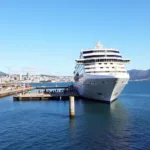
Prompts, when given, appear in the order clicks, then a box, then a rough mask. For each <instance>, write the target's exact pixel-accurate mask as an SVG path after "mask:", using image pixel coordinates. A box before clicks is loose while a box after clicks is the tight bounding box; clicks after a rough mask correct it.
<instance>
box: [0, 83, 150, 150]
mask: <svg viewBox="0 0 150 150" xmlns="http://www.w3.org/2000/svg"><path fill="white" fill-rule="evenodd" d="M40 85H41V86H42V85H43V86H46V85H47V84H40ZM48 85H51V84H48ZM52 85H54V83H53V84H52ZM63 85H65V83H64V84H63ZM33 86H37V85H35V84H34V85H33ZM38 86H39V85H38ZM75 111H76V116H75V118H73V119H70V118H69V102H68V101H36V102H35V101H34V102H33V101H28V102H14V101H13V97H12V96H9V97H5V98H1V99H0V150H3V149H5V150H17V149H18V150H26V149H27V150H28V149H29V150H67V149H68V150H80V149H81V150H84V149H86V150H88V149H89V150H100V149H101V150H103V149H104V150H149V149H150V82H148V81H141V82H130V83H129V84H128V85H127V87H126V88H125V90H124V91H123V93H122V94H121V95H120V97H119V99H118V100H117V101H115V102H113V103H112V104H111V105H108V104H103V103H99V102H93V101H87V100H82V99H81V100H77V101H75Z"/></svg>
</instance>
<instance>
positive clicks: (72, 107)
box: [69, 96, 75, 118]
mask: <svg viewBox="0 0 150 150" xmlns="http://www.w3.org/2000/svg"><path fill="white" fill-rule="evenodd" d="M69 113H70V114H69V115H70V118H73V117H74V116H75V104H74V97H73V96H70V101H69Z"/></svg>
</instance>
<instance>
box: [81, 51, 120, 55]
mask: <svg viewBox="0 0 150 150" xmlns="http://www.w3.org/2000/svg"><path fill="white" fill-rule="evenodd" d="M99 52H104V53H105V52H109V53H118V54H119V51H114V50H96V51H86V52H83V54H90V53H99Z"/></svg>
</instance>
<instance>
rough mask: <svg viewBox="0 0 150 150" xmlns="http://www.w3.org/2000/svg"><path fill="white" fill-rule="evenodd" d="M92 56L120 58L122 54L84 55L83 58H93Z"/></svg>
mask: <svg viewBox="0 0 150 150" xmlns="http://www.w3.org/2000/svg"><path fill="white" fill-rule="evenodd" d="M93 57H119V58H122V56H119V55H92V56H84V58H93Z"/></svg>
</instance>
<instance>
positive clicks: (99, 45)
mask: <svg viewBox="0 0 150 150" xmlns="http://www.w3.org/2000/svg"><path fill="white" fill-rule="evenodd" d="M95 48H96V49H101V48H103V45H102V44H101V42H100V41H98V42H97V44H96V46H95Z"/></svg>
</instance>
